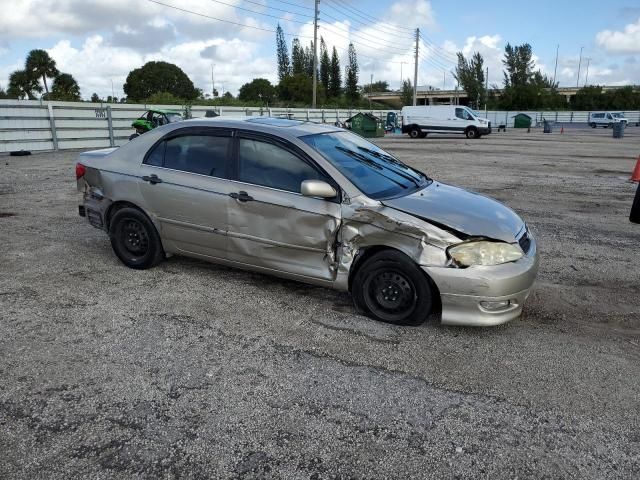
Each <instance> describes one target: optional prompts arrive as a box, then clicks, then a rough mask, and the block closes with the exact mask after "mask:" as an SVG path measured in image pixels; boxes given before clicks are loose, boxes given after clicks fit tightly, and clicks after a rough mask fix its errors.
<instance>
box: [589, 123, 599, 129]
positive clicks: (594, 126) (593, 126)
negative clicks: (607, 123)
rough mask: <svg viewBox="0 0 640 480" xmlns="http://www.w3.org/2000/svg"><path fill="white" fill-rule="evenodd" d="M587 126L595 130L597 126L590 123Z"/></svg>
mask: <svg viewBox="0 0 640 480" xmlns="http://www.w3.org/2000/svg"><path fill="white" fill-rule="evenodd" d="M589 126H590V127H591V128H596V126H597V125H596V124H595V123H590V124H589Z"/></svg>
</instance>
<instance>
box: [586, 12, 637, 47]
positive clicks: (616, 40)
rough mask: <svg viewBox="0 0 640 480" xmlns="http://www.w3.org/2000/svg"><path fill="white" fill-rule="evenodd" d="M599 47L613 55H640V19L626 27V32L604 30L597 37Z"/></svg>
mask: <svg viewBox="0 0 640 480" xmlns="http://www.w3.org/2000/svg"><path fill="white" fill-rule="evenodd" d="M596 42H597V43H598V45H599V46H601V47H603V48H604V49H605V50H607V51H608V52H611V53H622V54H631V55H634V54H640V18H638V20H637V21H636V23H630V24H628V25H627V26H625V27H624V31H622V32H620V31H611V30H603V31H602V32H599V33H598V34H597V35H596Z"/></svg>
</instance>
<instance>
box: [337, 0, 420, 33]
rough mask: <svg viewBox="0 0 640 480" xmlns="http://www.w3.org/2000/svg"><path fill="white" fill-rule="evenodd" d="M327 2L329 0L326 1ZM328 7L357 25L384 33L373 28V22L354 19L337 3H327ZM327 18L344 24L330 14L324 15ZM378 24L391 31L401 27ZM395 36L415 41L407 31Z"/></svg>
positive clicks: (384, 23) (383, 23)
mask: <svg viewBox="0 0 640 480" xmlns="http://www.w3.org/2000/svg"><path fill="white" fill-rule="evenodd" d="M325 1H327V0H325ZM327 6H329V7H330V8H332V9H333V10H335V11H336V12H338V13H339V14H340V15H344V16H345V17H347V18H348V19H350V20H353V21H354V22H356V23H360V24H362V25H364V26H367V27H369V28H371V29H372V30H375V31H378V32H381V33H382V30H379V29H378V28H373V27H372V25H374V23H372V22H371V21H367V22H363V21H362V20H358V19H357V18H355V17H353V16H352V15H350V14H349V13H348V12H347V11H345V10H343V9H342V8H343V7H342V6H340V7H339V6H338V4H337V3H334V2H331V3H327ZM324 15H325V16H327V17H329V18H333V19H334V20H336V21H338V22H342V20H339V19H337V18H336V17H333V16H332V15H330V14H328V13H324ZM376 23H380V24H382V25H383V26H386V27H389V28H391V29H394V28H395V29H398V28H399V27H396V26H395V25H393V24H391V23H386V22H382V21H380V22H376ZM384 33H389V32H384ZM394 35H402V36H404V37H405V38H409V39H411V40H413V39H414V35H410V34H409V33H408V32H406V31H402V33H400V34H397V33H395V34H394Z"/></svg>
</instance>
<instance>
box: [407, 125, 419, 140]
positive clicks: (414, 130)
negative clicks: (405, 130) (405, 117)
mask: <svg viewBox="0 0 640 480" xmlns="http://www.w3.org/2000/svg"><path fill="white" fill-rule="evenodd" d="M421 133H422V132H421V131H420V129H419V128H418V127H413V128H412V129H411V130H409V136H410V137H411V138H414V139H415V138H420V134H421Z"/></svg>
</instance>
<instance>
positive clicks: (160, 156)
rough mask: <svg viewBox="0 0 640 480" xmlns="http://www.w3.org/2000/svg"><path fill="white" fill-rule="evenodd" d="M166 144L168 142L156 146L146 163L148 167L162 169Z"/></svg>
mask: <svg viewBox="0 0 640 480" xmlns="http://www.w3.org/2000/svg"><path fill="white" fill-rule="evenodd" d="M166 144H167V142H160V143H159V144H158V145H156V146H155V147H154V148H153V150H151V153H149V155H148V156H147V159H146V160H145V162H144V163H146V164H147V165H153V166H154V167H161V166H162V163H163V162H164V147H165V145H166Z"/></svg>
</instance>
